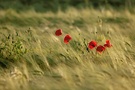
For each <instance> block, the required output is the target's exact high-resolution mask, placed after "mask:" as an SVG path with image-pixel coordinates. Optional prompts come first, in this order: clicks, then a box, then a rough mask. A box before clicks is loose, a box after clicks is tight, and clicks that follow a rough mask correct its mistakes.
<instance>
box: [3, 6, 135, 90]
mask: <svg viewBox="0 0 135 90" xmlns="http://www.w3.org/2000/svg"><path fill="white" fill-rule="evenodd" d="M57 29H62V30H63V35H62V36H59V37H58V36H56V35H55V31H56V30H57ZM66 34H70V35H71V36H72V40H71V41H70V42H69V43H68V44H65V43H64V42H63V38H64V36H65V35H66ZM0 37H1V38H0V90H134V89H135V85H134V82H135V47H134V46H135V13H134V9H133V11H129V10H128V9H126V8H125V9H123V10H116V9H113V8H109V9H104V8H101V9H98V10H96V9H92V8H91V9H89V8H85V9H75V8H72V7H70V8H68V9H67V10H66V11H65V12H63V11H61V10H59V11H58V12H57V13H53V12H51V11H50V12H49V11H48V12H44V13H40V12H36V11H34V10H33V9H32V10H27V11H22V12H21V11H20V12H16V11H14V10H13V9H8V10H0ZM91 40H96V41H97V42H98V44H99V45H100V44H101V45H103V44H104V43H105V41H106V40H110V42H111V44H112V47H111V48H107V49H106V50H105V51H104V52H103V53H101V54H99V53H97V52H96V50H95V49H93V50H90V49H88V48H87V45H88V43H89V42H90V41H91Z"/></svg>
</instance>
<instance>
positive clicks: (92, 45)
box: [88, 40, 97, 49]
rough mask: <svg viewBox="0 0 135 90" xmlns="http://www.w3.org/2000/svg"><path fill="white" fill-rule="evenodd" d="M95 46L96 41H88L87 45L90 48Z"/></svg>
mask: <svg viewBox="0 0 135 90" xmlns="http://www.w3.org/2000/svg"><path fill="white" fill-rule="evenodd" d="M96 46H97V42H96V41H94V40H92V41H91V42H89V45H88V47H89V48H90V49H93V48H95V47H96Z"/></svg>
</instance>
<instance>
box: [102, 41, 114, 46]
mask: <svg viewBox="0 0 135 90" xmlns="http://www.w3.org/2000/svg"><path fill="white" fill-rule="evenodd" d="M111 46H112V44H111V43H110V40H106V44H104V47H111Z"/></svg>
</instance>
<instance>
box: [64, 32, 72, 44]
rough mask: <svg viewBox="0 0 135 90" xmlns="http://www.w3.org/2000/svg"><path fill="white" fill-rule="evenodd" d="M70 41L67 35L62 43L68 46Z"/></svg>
mask: <svg viewBox="0 0 135 90" xmlns="http://www.w3.org/2000/svg"><path fill="white" fill-rule="evenodd" d="M71 39H72V37H71V36H70V35H68V34H67V35H66V36H65V37H64V43H65V44H68V43H69V41H70V40H71Z"/></svg>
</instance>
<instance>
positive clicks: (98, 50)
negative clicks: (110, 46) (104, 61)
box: [96, 45, 105, 53]
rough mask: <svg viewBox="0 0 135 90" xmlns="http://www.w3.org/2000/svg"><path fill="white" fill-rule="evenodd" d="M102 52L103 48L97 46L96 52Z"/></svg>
mask: <svg viewBox="0 0 135 90" xmlns="http://www.w3.org/2000/svg"><path fill="white" fill-rule="evenodd" d="M104 50H105V47H104V46H102V45H99V46H98V47H97V48H96V51H97V52H99V53H102V52H103V51H104Z"/></svg>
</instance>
